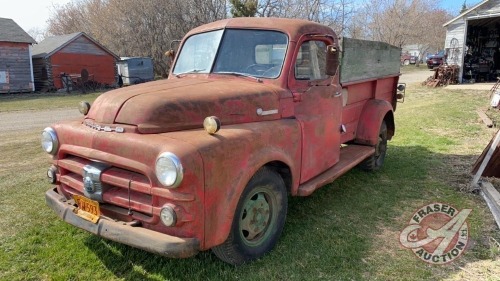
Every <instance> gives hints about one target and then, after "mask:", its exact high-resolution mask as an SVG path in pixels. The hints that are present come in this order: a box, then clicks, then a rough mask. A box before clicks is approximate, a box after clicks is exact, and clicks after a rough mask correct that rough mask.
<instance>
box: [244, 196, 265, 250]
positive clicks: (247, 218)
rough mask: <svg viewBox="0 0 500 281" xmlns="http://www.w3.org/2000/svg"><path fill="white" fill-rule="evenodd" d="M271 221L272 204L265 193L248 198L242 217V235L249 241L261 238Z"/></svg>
mask: <svg viewBox="0 0 500 281" xmlns="http://www.w3.org/2000/svg"><path fill="white" fill-rule="evenodd" d="M269 222H270V206H269V203H268V202H267V200H266V198H265V196H264V194H263V193H257V194H255V195H254V196H252V198H250V200H248V201H247V202H246V204H245V206H244V209H243V215H242V218H241V230H242V235H243V237H244V238H245V239H246V240H247V241H251V240H257V239H260V238H261V236H262V235H261V234H263V233H264V232H265V230H266V227H267V226H268V225H269Z"/></svg>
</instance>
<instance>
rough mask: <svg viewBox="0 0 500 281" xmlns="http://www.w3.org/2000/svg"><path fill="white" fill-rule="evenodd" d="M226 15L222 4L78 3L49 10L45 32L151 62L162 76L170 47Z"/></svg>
mask: <svg viewBox="0 0 500 281" xmlns="http://www.w3.org/2000/svg"><path fill="white" fill-rule="evenodd" d="M226 11H227V7H226V1H225V0H208V1H199V0H184V1H183V0H173V1H163V0H144V1H135V0H80V1H74V2H69V3H68V4H66V5H63V6H54V7H53V12H52V15H51V16H50V18H49V20H48V32H49V33H50V34H51V35H61V34H68V33H73V32H80V31H83V32H85V33H87V34H89V35H90V36H91V37H93V38H94V39H96V40H97V41H98V42H99V43H101V44H103V45H104V46H106V47H107V48H109V49H110V50H111V51H113V52H114V53H116V54H117V55H119V56H127V57H128V56H147V57H152V58H153V61H154V69H155V73H156V74H157V75H161V76H163V77H165V76H166V75H167V74H168V71H169V65H168V64H169V63H168V62H169V61H168V58H166V57H165V56H164V53H165V52H166V51H167V50H169V48H170V42H172V40H175V39H181V38H182V37H183V36H184V34H186V33H187V32H188V31H189V30H190V29H192V28H193V27H195V26H198V25H201V24H204V23H208V22H212V21H215V20H218V19H222V18H225V17H226Z"/></svg>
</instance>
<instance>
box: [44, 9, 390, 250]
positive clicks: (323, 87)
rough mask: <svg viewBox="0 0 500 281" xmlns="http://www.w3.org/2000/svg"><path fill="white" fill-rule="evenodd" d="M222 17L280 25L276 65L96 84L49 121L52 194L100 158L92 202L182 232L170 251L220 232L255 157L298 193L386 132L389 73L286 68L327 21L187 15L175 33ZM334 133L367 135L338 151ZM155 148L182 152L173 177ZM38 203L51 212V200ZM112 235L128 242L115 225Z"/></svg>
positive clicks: (327, 32)
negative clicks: (179, 174) (207, 126)
mask: <svg viewBox="0 0 500 281" xmlns="http://www.w3.org/2000/svg"><path fill="white" fill-rule="evenodd" d="M243 23H246V24H243ZM223 27H225V28H251V29H266V30H268V29H270V27H272V29H273V30H280V31H282V32H285V33H286V34H287V35H288V37H289V40H290V41H289V45H288V51H287V52H286V53H287V55H286V57H285V61H284V65H283V70H282V72H281V76H280V77H278V78H277V79H265V78H263V79H260V80H257V79H249V78H248V77H233V76H227V75H217V74H186V75H182V77H176V76H175V75H173V74H171V75H170V77H169V79H167V80H161V81H154V82H149V83H144V84H140V85H136V86H131V87H127V88H122V89H118V90H114V91H110V92H108V93H105V94H103V95H101V96H100V97H99V98H98V99H97V100H96V101H95V102H94V104H93V105H92V107H91V109H90V112H89V113H88V115H87V116H86V117H85V119H84V120H78V121H72V122H63V123H59V124H56V125H54V126H53V128H54V129H55V131H56V132H57V134H58V138H59V143H60V147H59V151H58V153H57V154H56V156H54V164H55V165H56V166H58V176H57V178H58V181H57V183H56V187H57V189H56V190H57V192H58V193H59V194H60V196H62V199H61V200H69V201H70V200H71V195H72V194H79V195H82V194H84V188H85V186H84V183H83V182H82V176H81V171H82V169H83V167H84V166H85V165H87V164H90V163H94V162H99V163H106V164H107V165H109V166H110V167H111V168H108V169H106V170H104V171H103V172H102V175H101V181H102V182H103V183H104V184H105V187H106V190H105V192H104V195H103V204H102V209H103V213H104V214H105V215H106V216H108V217H110V218H114V219H117V220H119V221H123V222H128V223H132V224H133V223H138V224H140V227H141V228H144V229H148V230H153V231H155V232H158V233H162V234H165V235H167V238H168V239H166V240H167V241H171V240H172V239H173V238H172V237H181V238H183V239H188V240H183V242H182V243H186V251H184V250H183V248H182V245H181V246H179V248H175V249H176V251H178V252H176V254H170V255H169V254H168V253H167V254H166V253H160V254H165V255H167V256H174V257H185V256H188V255H191V254H195V253H196V252H197V251H201V250H207V249H210V248H212V247H214V246H217V245H220V244H221V243H223V242H224V241H225V240H226V239H227V237H228V235H229V232H230V229H231V225H232V221H233V216H234V213H235V209H236V206H237V204H238V200H239V198H240V196H241V194H242V193H243V190H244V189H245V187H246V185H247V183H248V182H249V180H250V179H251V178H252V176H253V175H254V174H255V173H256V172H257V171H258V170H259V169H260V168H262V167H263V166H270V167H273V168H274V169H276V171H278V172H279V174H280V175H281V177H282V178H283V180H284V182H285V183H287V184H288V186H287V188H288V190H289V192H290V194H291V195H292V196H306V195H309V194H311V193H312V192H313V191H314V190H315V189H317V188H319V187H320V186H322V185H323V184H326V183H328V182H331V181H332V180H333V179H335V178H337V177H339V176H340V175H342V174H343V173H345V172H347V171H348V170H350V169H351V168H352V167H353V166H355V165H357V164H358V163H359V162H361V161H362V160H364V159H366V157H369V156H371V155H372V154H373V153H374V151H375V149H374V148H373V147H371V146H373V145H375V144H376V143H377V140H378V130H379V128H380V125H381V123H382V121H384V120H385V121H386V123H387V126H388V131H389V137H391V136H392V135H393V134H394V123H393V120H394V119H393V116H392V114H393V111H394V109H393V102H394V101H395V94H396V85H397V81H398V78H399V74H397V73H396V74H394V75H393V76H391V77H380V78H376V79H373V80H369V81H362V82H359V83H350V84H349V85H341V84H340V83H339V74H338V73H337V75H336V76H334V77H326V78H324V79H322V80H314V81H309V80H299V79H296V78H295V75H294V65H295V58H296V56H297V53H298V49H299V48H298V46H300V44H301V43H302V42H306V41H308V40H311V38H318V37H317V36H319V38H320V39H318V40H321V41H323V42H324V43H325V44H327V45H332V44H333V45H336V46H338V42H337V40H336V38H337V35H336V34H335V33H334V32H333V31H332V30H331V29H330V28H328V27H326V26H323V25H319V24H316V23H311V22H306V21H300V20H285V19H230V20H224V21H220V22H216V23H211V24H208V25H205V26H202V27H199V28H197V29H195V30H193V31H191V32H190V33H189V34H188V35H187V37H188V36H190V35H192V34H194V33H197V32H205V31H207V30H213V29H220V28H223ZM315 36H316V37H315ZM263 112H266V114H262V113H263ZM207 116H217V117H218V118H219V119H220V120H221V123H222V127H221V129H220V131H218V132H217V133H216V134H208V133H207V132H205V130H203V120H204V118H205V117H207ZM342 126H344V127H345V129H346V130H345V132H342V131H341V128H342ZM105 127H107V129H108V130H111V128H113V130H111V131H108V132H107V131H105ZM117 128H120V130H118V129H117ZM119 131H120V132H119ZM122 131H123V132H122ZM345 143H350V144H351V143H355V144H362V145H368V146H370V147H367V146H360V145H357V146H356V145H352V146H351V147H350V148H349V149H348V150H343V151H342V150H341V144H345ZM166 151H168V152H171V153H173V154H175V155H176V156H177V157H178V158H179V159H180V162H181V163H182V167H183V171H184V178H183V180H182V182H181V184H180V185H179V186H178V187H177V188H172V189H169V188H165V187H164V186H162V185H161V184H160V182H159V181H158V179H157V177H156V174H155V163H156V160H157V157H158V156H159V155H160V154H161V153H163V152H166ZM47 194H48V195H47V198H48V199H47V200H53V199H52V198H54V196H56V195H54V191H53V190H52V189H51V190H50V191H49V192H48V193H47ZM49 205H50V206H51V207H53V208H54V209H55V210H56V212H60V211H61V208H63V207H61V205H60V204H59V205H58V204H56V203H54V202H49ZM165 205H168V206H170V207H172V209H174V210H175V211H176V213H177V223H176V225H175V226H174V227H167V226H164V225H163V224H162V222H161V221H160V212H161V208H162V207H163V206H165ZM68 208H69V207H68ZM70 223H71V222H70ZM84 225H87V224H84V223H81V224H80V223H78V226H79V227H82V228H84ZM85 227H89V228H91V227H90V226H88V225H87V226H85ZM85 229H86V228H85ZM120 229H121V228H120ZM87 230H89V229H87ZM89 231H91V232H92V230H89ZM124 235H126V234H124ZM116 239H118V238H116ZM120 239H122V240H120ZM155 239H157V238H155ZM189 239H191V240H189ZM174 240H175V239H174ZM118 241H120V242H123V243H127V242H129V241H128V240H126V239H125V238H123V237H119V239H118ZM155 241H156V242H157V240H155ZM146 242H147V241H145V243H146ZM156 242H155V243H156ZM129 245H132V246H136V247H138V245H137V244H136V243H135V242H133V243H132V242H131V243H129ZM193 245H194V246H193ZM176 247H177V246H176ZM193 247H196V248H193ZM140 248H141V247H140ZM147 250H149V251H153V252H157V251H155V250H154V249H151V247H149V248H147Z"/></svg>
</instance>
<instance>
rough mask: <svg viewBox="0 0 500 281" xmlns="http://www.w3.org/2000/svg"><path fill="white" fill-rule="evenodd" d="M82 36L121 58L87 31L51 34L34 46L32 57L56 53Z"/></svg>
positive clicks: (44, 56)
mask: <svg viewBox="0 0 500 281" xmlns="http://www.w3.org/2000/svg"><path fill="white" fill-rule="evenodd" d="M80 36H85V37H86V38H88V39H89V40H90V41H92V42H93V43H94V44H96V45H97V46H99V47H100V48H101V49H103V50H104V51H106V52H108V53H109V54H111V55H112V56H114V57H115V58H117V59H119V57H118V56H117V55H115V54H114V53H113V52H111V51H110V50H108V49H107V48H106V47H104V46H103V45H101V44H99V43H98V42H97V41H95V40H94V39H92V38H91V37H90V36H88V35H87V34H85V32H75V33H71V34H65V35H58V36H51V37H47V38H45V39H44V40H43V41H42V42H40V43H38V44H36V45H34V46H33V51H32V54H33V55H32V57H33V58H46V57H49V56H51V55H52V54H54V53H55V52H57V51H59V50H60V49H62V48H64V47H65V46H66V45H68V44H69V43H71V42H73V41H74V40H75V39H77V38H78V37H80Z"/></svg>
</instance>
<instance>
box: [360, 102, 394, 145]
mask: <svg viewBox="0 0 500 281" xmlns="http://www.w3.org/2000/svg"><path fill="white" fill-rule="evenodd" d="M384 119H385V120H386V123H387V129H388V130H387V132H388V138H389V139H390V138H391V137H392V136H393V135H394V131H395V130H394V113H393V109H392V105H391V104H390V103H389V102H387V101H385V100H377V99H374V100H369V101H367V102H366V104H365V106H364V107H363V112H362V113H361V116H360V117H359V122H358V128H357V130H356V138H355V139H354V142H355V143H359V144H365V145H376V144H377V141H378V131H379V129H380V124H382V121H383V120H384Z"/></svg>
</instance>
